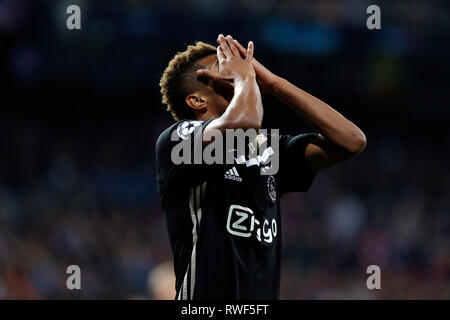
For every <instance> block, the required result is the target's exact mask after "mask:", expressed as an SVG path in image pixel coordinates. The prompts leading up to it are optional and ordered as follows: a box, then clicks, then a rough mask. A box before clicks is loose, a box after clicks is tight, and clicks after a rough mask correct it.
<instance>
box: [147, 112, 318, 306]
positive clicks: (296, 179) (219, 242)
mask: <svg viewBox="0 0 450 320" xmlns="http://www.w3.org/2000/svg"><path fill="white" fill-rule="evenodd" d="M211 120H212V119H211ZM211 120H207V121H204V122H200V121H193V120H185V121H181V122H178V123H175V124H174V125H172V126H170V127H169V128H167V129H166V130H165V131H164V132H163V133H162V134H161V135H160V137H159V138H158V141H157V143H156V166H157V181H158V190H159V193H160V197H161V204H162V208H163V210H164V212H165V214H166V219H167V227H168V231H169V238H170V244H171V247H172V252H173V257H174V270H175V275H176V292H177V295H176V297H175V298H176V299H180V300H190V299H202V300H203V299H278V297H279V287H280V262H281V261H280V260H281V256H280V254H281V216H280V195H281V194H283V193H286V192H293V191H306V190H307V189H308V188H309V187H310V185H311V183H312V181H313V179H314V176H315V172H314V171H313V170H311V169H310V168H309V167H308V166H307V164H306V163H305V148H306V145H307V144H308V142H309V141H310V139H311V138H312V137H313V136H314V135H315V134H303V135H298V136H288V135H280V137H279V138H280V141H279V150H280V154H279V170H278V172H277V173H276V174H275V175H262V174H261V172H260V168H259V165H250V166H247V164H245V163H241V164H238V163H237V162H236V163H234V164H212V165H206V164H203V165H200V164H178V165H175V164H174V163H173V162H172V160H171V151H172V148H173V146H174V145H175V144H176V143H178V142H176V141H171V135H172V132H173V131H174V130H177V133H178V135H179V136H180V137H182V138H183V139H184V138H186V137H183V135H185V134H186V133H187V134H188V135H189V134H191V131H192V132H195V131H193V130H192V129H193V128H195V127H198V128H204V127H205V126H206V125H207V124H208V123H209V122H210V121H211ZM200 126H201V127H200ZM189 138H191V139H199V138H201V135H200V136H199V135H198V134H197V135H196V136H195V137H194V136H193V133H192V136H189Z"/></svg>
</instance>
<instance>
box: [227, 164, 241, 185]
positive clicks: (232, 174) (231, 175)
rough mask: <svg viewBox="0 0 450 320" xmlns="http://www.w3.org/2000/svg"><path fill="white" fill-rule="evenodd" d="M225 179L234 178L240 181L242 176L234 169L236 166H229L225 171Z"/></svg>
mask: <svg viewBox="0 0 450 320" xmlns="http://www.w3.org/2000/svg"><path fill="white" fill-rule="evenodd" d="M224 178H225V179H229V180H234V181H238V182H242V178H241V177H240V176H239V173H238V172H237V170H236V167H233V168H231V169H230V170H228V171H226V172H225V175H224Z"/></svg>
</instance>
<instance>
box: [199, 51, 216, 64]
mask: <svg viewBox="0 0 450 320" xmlns="http://www.w3.org/2000/svg"><path fill="white" fill-rule="evenodd" d="M216 60H217V54H215V53H213V54H210V55H209V56H206V57H204V58H202V59H200V60H199V61H198V62H199V63H200V64H203V65H206V66H208V65H211V64H213V63H215V62H216Z"/></svg>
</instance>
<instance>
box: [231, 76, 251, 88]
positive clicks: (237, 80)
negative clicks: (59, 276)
mask: <svg viewBox="0 0 450 320" xmlns="http://www.w3.org/2000/svg"><path fill="white" fill-rule="evenodd" d="M255 81H256V76H255V75H252V74H246V75H236V76H235V77H234V84H235V86H239V85H245V84H248V83H253V82H255Z"/></svg>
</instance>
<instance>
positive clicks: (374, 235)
mask: <svg viewBox="0 0 450 320" xmlns="http://www.w3.org/2000/svg"><path fill="white" fill-rule="evenodd" d="M78 3H79V5H80V6H81V8H82V15H83V18H82V29H81V31H77V32H78V33H77V32H68V31H67V30H66V29H65V18H66V17H67V15H66V13H65V7H66V4H67V5H68V4H69V2H67V3H65V2H64V1H61V2H59V1H58V2H57V3H56V2H54V1H44V0H42V1H34V2H29V1H23V0H4V1H1V2H0V85H1V86H0V93H1V94H0V99H1V100H0V299H35V298H36V299H82V298H85V299H100V298H112V299H171V298H173V296H174V279H173V272H172V264H171V259H172V256H171V252H170V247H169V241H168V235H167V231H166V227H165V217H164V214H163V212H162V211H161V208H160V205H159V199H158V195H157V190H156V180H155V162H154V161H155V159H154V144H155V141H156V139H157V137H158V135H159V133H161V132H162V130H164V129H165V128H166V127H167V126H169V125H170V124H171V119H170V116H169V115H168V114H167V113H166V112H165V111H164V108H163V107H162V106H161V104H160V96H159V92H158V80H159V77H160V75H161V73H162V71H163V70H164V68H165V65H166V64H167V62H168V60H169V59H170V57H171V56H172V55H173V54H174V53H175V52H176V51H178V50H182V49H183V48H184V46H185V44H187V43H190V42H192V41H194V40H204V41H208V42H212V43H213V42H214V39H215V37H216V36H217V33H231V34H232V35H234V36H236V37H237V38H239V39H243V41H244V40H250V39H251V40H253V41H254V42H255V56H256V57H257V58H258V59H259V60H260V61H262V62H263V63H264V64H266V65H267V66H268V67H269V68H270V69H271V70H273V71H274V72H276V73H278V74H280V75H282V76H284V77H286V78H287V79H289V80H291V81H292V82H294V83H296V84H298V85H300V86H301V87H302V88H304V89H306V90H307V91H310V92H311V93H312V94H315V95H317V96H318V97H319V98H321V99H323V100H324V101H326V102H327V103H329V104H330V105H332V106H333V107H336V109H337V110H338V111H340V112H342V113H343V114H344V115H346V116H348V117H349V119H350V120H352V121H354V122H355V123H356V124H358V126H360V127H361V128H362V129H363V131H364V132H365V133H366V135H367V138H368V146H367V149H366V150H365V151H364V152H363V153H362V154H361V155H360V156H358V157H357V158H355V159H353V160H350V161H348V162H346V163H343V164H340V165H337V166H336V167H333V168H331V169H329V170H326V171H324V172H321V173H319V174H318V176H317V178H316V180H315V182H314V184H313V186H312V188H311V190H310V191H309V192H307V193H303V194H299V193H294V194H289V195H285V196H284V198H283V201H282V213H283V226H282V230H283V234H282V236H283V260H282V281H281V298H282V299H346V298H348V299H418V298H424V299H430V298H437V299H449V298H450V197H449V196H448V195H449V194H450V167H449V165H448V164H449V163H450V133H449V130H448V120H449V119H450V111H449V108H448V101H449V100H448V98H449V95H448V84H449V79H448V74H450V70H449V68H450V63H449V60H448V57H449V56H450V48H449V46H450V43H449V42H448V41H447V40H448V36H449V31H448V30H450V28H448V19H447V16H448V10H447V9H448V8H447V4H446V3H445V2H444V1H435V2H433V3H428V2H423V1H411V2H403V1H401V2H398V3H395V4H392V2H389V1H381V2H380V6H381V8H382V17H384V18H383V19H384V20H383V22H382V26H383V27H382V30H379V31H374V32H372V33H370V32H371V31H368V30H367V29H366V28H365V18H366V17H367V16H366V14H365V4H364V1H352V0H346V1H324V0H322V1H288V0H284V1H273V0H268V1H244V0H239V1H238V0H236V1H209V0H203V1H187V2H186V1H183V9H184V10H185V12H184V13H185V14H183V13H180V12H178V11H176V10H174V8H176V7H179V6H180V3H181V2H180V1H157V0H155V1H148V2H144V1H117V2H111V1H96V2H95V4H94V2H92V1H89V2H88V1H78ZM255 4H257V5H255ZM367 5H368V4H367ZM224 12H226V13H227V14H223V13H224ZM186 13H189V14H186ZM205 25H206V26H207V27H205ZM263 101H264V107H265V120H264V125H265V126H266V127H273V128H281V130H282V131H283V130H286V131H287V132H289V133H296V132H297V133H298V132H304V131H309V130H311V129H309V128H308V127H307V126H306V124H305V123H303V122H302V121H301V120H299V118H297V117H296V116H295V115H294V114H293V113H290V111H288V110H287V109H286V108H283V107H282V106H281V105H280V104H279V103H278V102H276V101H274V99H272V98H270V97H265V98H264V100H263ZM69 265H78V266H80V268H81V277H82V281H81V286H82V289H81V290H68V289H67V287H66V280H67V277H68V274H67V273H66V269H67V267H68V266H69ZM369 265H378V266H379V267H380V269H381V290H368V289H367V287H366V279H367V278H368V276H369V275H368V274H367V273H366V270H367V267H368V266H369Z"/></svg>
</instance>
